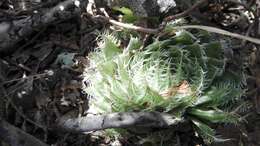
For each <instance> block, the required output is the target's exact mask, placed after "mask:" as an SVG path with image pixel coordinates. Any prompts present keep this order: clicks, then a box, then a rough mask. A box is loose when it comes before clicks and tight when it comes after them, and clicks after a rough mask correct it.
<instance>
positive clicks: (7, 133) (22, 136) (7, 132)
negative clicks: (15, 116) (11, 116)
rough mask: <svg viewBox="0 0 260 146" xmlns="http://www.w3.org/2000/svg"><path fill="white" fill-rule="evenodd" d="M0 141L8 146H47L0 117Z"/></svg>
mask: <svg viewBox="0 0 260 146" xmlns="http://www.w3.org/2000/svg"><path fill="white" fill-rule="evenodd" d="M0 139H1V140H3V141H4V142H6V143H8V144H10V146H49V145H47V144H45V143H43V142H42V141H40V140H39V139H37V138H35V137H34V136H32V135H30V134H28V133H26V132H24V131H22V130H21V129H19V128H16V127H14V126H13V125H11V124H9V123H8V122H6V121H4V120H2V119H1V117H0Z"/></svg>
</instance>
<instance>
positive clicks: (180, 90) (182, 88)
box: [160, 80, 191, 99]
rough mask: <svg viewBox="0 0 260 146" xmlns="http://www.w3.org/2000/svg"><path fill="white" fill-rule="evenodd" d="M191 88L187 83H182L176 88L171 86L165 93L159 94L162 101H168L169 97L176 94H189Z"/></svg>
mask: <svg viewBox="0 0 260 146" xmlns="http://www.w3.org/2000/svg"><path fill="white" fill-rule="evenodd" d="M190 93H191V88H190V85H189V83H188V81H186V80H184V81H182V82H181V83H180V84H179V85H178V86H173V87H170V88H169V89H167V90H166V91H164V92H162V93H160V95H161V96H162V97H164V99H168V98H169V97H172V96H175V95H176V94H190Z"/></svg>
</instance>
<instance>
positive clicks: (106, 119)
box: [57, 112, 183, 133]
mask: <svg viewBox="0 0 260 146" xmlns="http://www.w3.org/2000/svg"><path fill="white" fill-rule="evenodd" d="M182 122H183V119H179V118H176V117H174V116H173V115H170V114H166V113H159V112H125V113H111V114H107V115H91V116H86V117H79V118H73V117H71V116H70V114H67V115H65V116H63V117H61V118H60V119H59V120H58V122H57V125H58V128H60V129H63V130H65V131H70V132H76V133H77V132H89V131H95V130H103V129H108V128H130V127H148V128H166V127H170V126H174V125H178V124H180V123H182Z"/></svg>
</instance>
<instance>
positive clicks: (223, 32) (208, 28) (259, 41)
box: [174, 25, 260, 45]
mask: <svg viewBox="0 0 260 146" xmlns="http://www.w3.org/2000/svg"><path fill="white" fill-rule="evenodd" d="M174 29H201V30H206V31H208V32H213V33H217V34H221V35H226V36H229V37H233V38H237V39H241V40H246V41H249V42H251V43H255V44H259V45H260V39H257V38H253V37H248V36H244V35H241V34H237V33H232V32H229V31H226V30H223V29H220V28H216V27H211V26H204V25H184V26H176V27H174Z"/></svg>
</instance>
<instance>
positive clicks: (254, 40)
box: [98, 16, 260, 45]
mask: <svg viewBox="0 0 260 146" xmlns="http://www.w3.org/2000/svg"><path fill="white" fill-rule="evenodd" d="M98 18H101V19H103V20H105V21H106V22H109V23H110V24H113V25H116V26H119V27H122V28H126V29H130V30H134V31H139V32H144V33H148V34H158V33H159V32H160V31H159V29H152V28H145V27H141V26H136V25H132V24H127V23H122V22H118V21H116V20H112V19H109V18H107V17H104V16H98ZM173 29H174V30H176V29H201V30H206V31H209V32H212V33H217V34H221V35H226V36H229V37H233V38H237V39H241V40H246V41H249V42H251V43H255V44H259V45H260V39H257V38H253V37H249V36H244V35H241V34H237V33H232V32H229V31H226V30H224V29H220V28H216V27H211V26H204V25H184V26H175V27H173Z"/></svg>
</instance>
